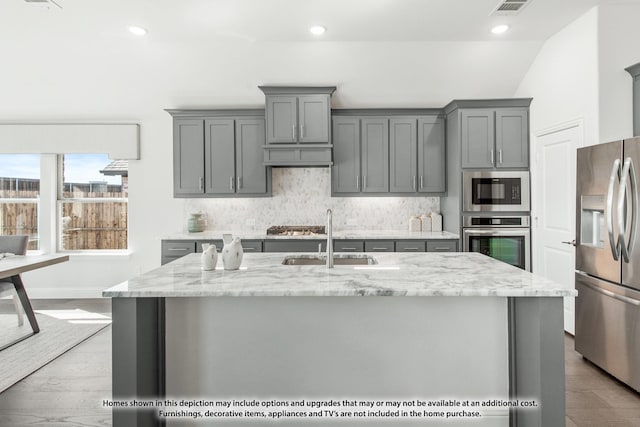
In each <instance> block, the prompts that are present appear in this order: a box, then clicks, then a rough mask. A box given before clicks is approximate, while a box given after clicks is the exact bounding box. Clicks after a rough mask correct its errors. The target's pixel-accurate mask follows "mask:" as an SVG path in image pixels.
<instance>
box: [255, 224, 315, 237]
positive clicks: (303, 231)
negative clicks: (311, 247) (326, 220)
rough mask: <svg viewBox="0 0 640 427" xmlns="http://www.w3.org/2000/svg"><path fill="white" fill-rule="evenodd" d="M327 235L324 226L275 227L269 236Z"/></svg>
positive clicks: (270, 228) (270, 230)
mask: <svg viewBox="0 0 640 427" xmlns="http://www.w3.org/2000/svg"><path fill="white" fill-rule="evenodd" d="M320 234H325V231H324V225H274V226H272V227H269V228H267V236H316V235H320Z"/></svg>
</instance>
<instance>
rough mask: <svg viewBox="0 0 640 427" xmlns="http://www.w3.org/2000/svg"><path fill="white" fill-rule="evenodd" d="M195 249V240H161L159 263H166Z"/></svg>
mask: <svg viewBox="0 0 640 427" xmlns="http://www.w3.org/2000/svg"><path fill="white" fill-rule="evenodd" d="M195 251H196V242H195V240H173V241H172V240H163V241H162V242H161V258H160V263H161V264H163V265H164V264H166V263H168V262H171V261H173V260H176V259H178V258H181V257H183V256H185V255H189V254H192V253H194V252H195Z"/></svg>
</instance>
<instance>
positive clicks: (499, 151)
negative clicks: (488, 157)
mask: <svg viewBox="0 0 640 427" xmlns="http://www.w3.org/2000/svg"><path fill="white" fill-rule="evenodd" d="M498 162H499V163H500V164H502V149H500V150H498Z"/></svg>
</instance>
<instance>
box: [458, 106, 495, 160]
mask: <svg viewBox="0 0 640 427" xmlns="http://www.w3.org/2000/svg"><path fill="white" fill-rule="evenodd" d="M493 116H494V110H483V109H477V110H476V109H470V110H463V111H462V112H461V115H460V117H461V123H460V125H461V128H462V129H461V140H462V167H463V168H490V167H493V164H494V159H495V152H494V139H495V131H494V117H493Z"/></svg>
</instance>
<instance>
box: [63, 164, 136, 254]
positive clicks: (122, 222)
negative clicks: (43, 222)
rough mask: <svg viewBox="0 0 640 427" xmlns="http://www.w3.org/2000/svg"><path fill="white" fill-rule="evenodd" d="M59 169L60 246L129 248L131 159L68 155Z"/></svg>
mask: <svg viewBox="0 0 640 427" xmlns="http://www.w3.org/2000/svg"><path fill="white" fill-rule="evenodd" d="M58 171H59V173H58V176H59V179H58V186H59V187H58V218H59V221H58V230H59V231H60V232H59V244H58V246H59V249H60V250H68V251H76V250H105V249H106V250H109V249H110V250H118V249H127V222H128V214H127V208H128V200H127V197H128V188H127V184H128V162H127V161H126V160H115V161H112V160H109V157H108V156H107V155H106V154H64V155H60V156H58Z"/></svg>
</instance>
